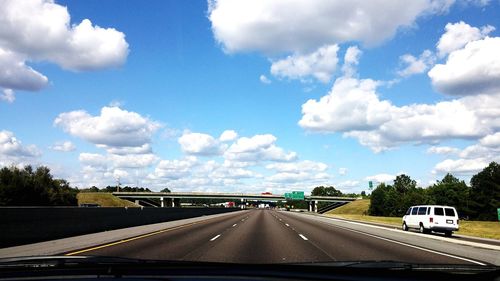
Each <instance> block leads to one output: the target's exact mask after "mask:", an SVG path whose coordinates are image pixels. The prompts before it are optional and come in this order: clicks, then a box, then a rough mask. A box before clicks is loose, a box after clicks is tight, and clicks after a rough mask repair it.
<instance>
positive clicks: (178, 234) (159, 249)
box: [79, 211, 250, 260]
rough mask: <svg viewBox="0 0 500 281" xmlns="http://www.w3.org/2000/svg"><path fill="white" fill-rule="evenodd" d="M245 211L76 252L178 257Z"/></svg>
mask: <svg viewBox="0 0 500 281" xmlns="http://www.w3.org/2000/svg"><path fill="white" fill-rule="evenodd" d="M248 213H250V212H248V211H244V212H235V213H234V214H230V215H227V216H224V217H219V218H215V219H210V220H207V221H202V222H199V223H196V224H191V225H189V226H187V227H180V228H175V229H173V230H171V231H167V232H163V233H160V234H157V235H152V236H149V237H146V238H143V239H137V240H133V241H130V242H127V243H122V244H118V245H113V246H109V247H104V248H100V249H97V250H92V251H87V252H83V253H79V255H93V256H116V257H127V258H138V259H161V260H181V259H182V258H183V256H185V255H186V253H188V252H190V251H194V250H195V249H197V248H199V247H201V246H202V245H203V244H205V243H207V241H208V240H210V239H211V238H212V237H214V236H215V235H216V234H218V233H220V232H222V231H224V230H225V229H227V228H228V227H231V225H233V224H235V223H239V222H240V221H241V220H244V219H245V218H246V217H248Z"/></svg>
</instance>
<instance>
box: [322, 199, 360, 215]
mask: <svg viewBox="0 0 500 281" xmlns="http://www.w3.org/2000/svg"><path fill="white" fill-rule="evenodd" d="M369 206H370V199H359V200H356V201H352V202H350V203H347V204H345V205H344V206H341V207H338V208H335V209H333V210H331V211H329V212H327V214H336V215H346V214H350V215H366V214H368V207H369Z"/></svg>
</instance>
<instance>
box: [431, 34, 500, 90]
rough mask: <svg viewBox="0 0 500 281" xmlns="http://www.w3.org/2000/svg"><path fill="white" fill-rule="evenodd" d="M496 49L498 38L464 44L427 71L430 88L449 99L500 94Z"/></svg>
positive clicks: (499, 60)
mask: <svg viewBox="0 0 500 281" xmlns="http://www.w3.org/2000/svg"><path fill="white" fill-rule="evenodd" d="M499 49H500V37H494V38H490V37H486V38H484V39H481V40H477V41H472V42H469V43H467V45H465V47H464V48H463V49H458V50H455V51H453V52H451V53H450V55H449V56H448V59H447V61H446V63H445V64H436V65H435V66H434V67H433V68H432V69H431V70H430V71H429V73H428V75H429V77H430V78H431V80H432V84H433V86H434V87H435V88H436V89H437V90H438V91H439V92H441V93H444V94H448V95H452V96H466V95H478V94H498V93H500V56H498V50H499Z"/></svg>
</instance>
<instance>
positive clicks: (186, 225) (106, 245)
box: [65, 222, 198, 256]
mask: <svg viewBox="0 0 500 281" xmlns="http://www.w3.org/2000/svg"><path fill="white" fill-rule="evenodd" d="M195 224H198V222H192V223H189V224H184V225H180V226H176V227H172V228H167V229H162V230H158V231H155V232H151V233H148V234H143V235H139V236H135V237H132V238H128V239H124V240H120V241H116V242H112V243H108V244H104V245H100V246H96V247H92V248H87V249H83V250H78V251H75V252H70V253H67V254H65V256H73V255H77V254H81V253H85V252H90V251H94V250H98V249H102V248H106V247H110V246H114V245H118V244H122V243H126V242H130V241H134V240H137V239H141V238H146V237H149V236H153V235H157V234H160V233H164V232H168V231H172V230H176V229H179V228H183V227H188V226H192V225H195Z"/></svg>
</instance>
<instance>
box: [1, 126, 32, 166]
mask: <svg viewBox="0 0 500 281" xmlns="http://www.w3.org/2000/svg"><path fill="white" fill-rule="evenodd" d="M40 155H41V152H40V151H39V150H38V148H37V147H36V146H35V145H28V146H25V145H23V144H22V142H21V141H20V140H19V139H17V138H16V137H15V135H14V133H12V132H10V131H6V130H2V131H0V165H1V166H8V165H20V164H23V165H24V164H32V162H33V161H34V160H36V158H37V157H39V156H40Z"/></svg>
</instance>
